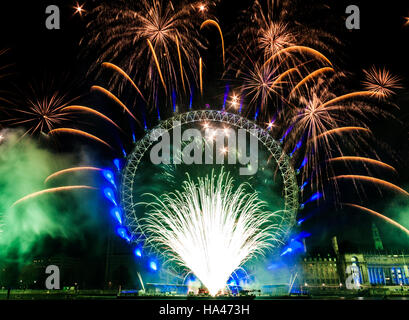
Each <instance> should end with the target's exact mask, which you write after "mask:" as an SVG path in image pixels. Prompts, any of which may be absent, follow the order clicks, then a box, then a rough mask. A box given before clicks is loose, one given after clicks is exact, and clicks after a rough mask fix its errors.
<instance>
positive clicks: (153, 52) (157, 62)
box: [146, 39, 167, 93]
mask: <svg viewBox="0 0 409 320" xmlns="http://www.w3.org/2000/svg"><path fill="white" fill-rule="evenodd" d="M146 41H148V45H149V48H150V49H151V52H152V55H153V59H154V60H155V64H156V68H157V69H158V73H159V77H160V80H161V81H162V85H163V89H165V93H167V90H166V85H165V80H163V76H162V71H161V70H160V66H159V61H158V57H157V56H156V53H155V50H154V49H153V46H152V43H151V42H150V40H149V39H146Z"/></svg>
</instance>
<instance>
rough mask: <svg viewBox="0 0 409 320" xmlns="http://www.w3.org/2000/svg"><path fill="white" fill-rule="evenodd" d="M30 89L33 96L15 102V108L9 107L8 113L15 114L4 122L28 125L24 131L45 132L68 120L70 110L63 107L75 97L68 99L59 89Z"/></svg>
mask: <svg viewBox="0 0 409 320" xmlns="http://www.w3.org/2000/svg"><path fill="white" fill-rule="evenodd" d="M31 89H32V92H33V94H32V96H33V97H27V98H26V100H25V101H24V102H17V103H15V104H16V105H17V108H10V113H12V114H15V116H14V117H12V118H11V119H8V120H6V122H8V123H10V124H11V125H13V126H23V127H28V130H27V131H26V133H30V134H34V133H45V134H47V133H48V132H49V131H51V130H53V129H54V128H55V127H56V126H57V125H60V124H61V123H62V122H63V121H68V120H69V118H68V116H69V115H70V112H68V111H64V108H65V107H66V106H67V105H68V104H69V103H71V102H72V101H73V100H75V99H76V98H73V99H68V98H67V95H66V94H62V93H60V92H59V91H54V92H52V93H51V94H48V93H38V92H36V90H34V89H33V88H31Z"/></svg>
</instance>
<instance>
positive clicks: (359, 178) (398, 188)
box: [331, 174, 409, 196]
mask: <svg viewBox="0 0 409 320" xmlns="http://www.w3.org/2000/svg"><path fill="white" fill-rule="evenodd" d="M331 179H333V180H338V179H354V180H355V179H356V180H363V181H368V182H372V183H376V184H380V185H383V186H385V187H388V188H391V189H393V190H395V191H399V192H401V193H403V194H404V195H406V196H409V193H408V192H407V191H406V190H404V189H402V188H400V187H398V186H397V185H394V184H393V183H390V182H388V181H385V180H382V179H378V178H374V177H368V176H360V175H354V174H350V175H347V174H346V175H340V176H336V177H332V178H331Z"/></svg>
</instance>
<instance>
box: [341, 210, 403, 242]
mask: <svg viewBox="0 0 409 320" xmlns="http://www.w3.org/2000/svg"><path fill="white" fill-rule="evenodd" d="M343 205H347V206H350V207H354V208H357V209H360V210H363V211H366V212H368V213H370V214H373V215H375V216H377V217H379V218H381V219H383V220H385V221H386V222H388V223H390V224H392V225H394V226H395V227H398V228H399V229H401V230H402V231H404V232H406V234H408V235H409V230H408V229H406V228H405V227H404V226H402V225H401V224H399V223H397V222H396V221H395V220H392V219H391V218H388V217H386V216H384V215H383V214H380V213H379V212H376V211H374V210H371V209H368V208H365V207H361V206H359V205H357V204H352V203H343Z"/></svg>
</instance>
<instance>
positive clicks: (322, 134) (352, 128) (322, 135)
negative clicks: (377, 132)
mask: <svg viewBox="0 0 409 320" xmlns="http://www.w3.org/2000/svg"><path fill="white" fill-rule="evenodd" d="M360 130H362V131H366V132H371V130H369V129H367V128H363V127H341V128H335V129H331V130H328V131H325V132H323V133H321V134H320V135H318V136H317V137H316V139H320V138H322V137H325V136H327V135H331V134H333V133H342V132H344V131H360Z"/></svg>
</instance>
